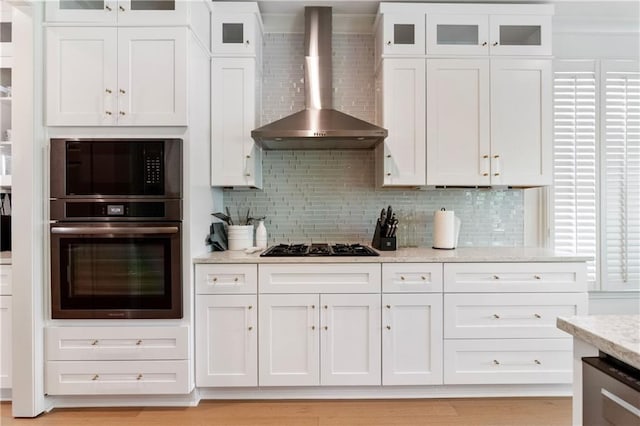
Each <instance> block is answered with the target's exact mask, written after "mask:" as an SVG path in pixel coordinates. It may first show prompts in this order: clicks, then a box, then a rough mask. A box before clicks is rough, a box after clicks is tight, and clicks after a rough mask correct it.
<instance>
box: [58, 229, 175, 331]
mask: <svg viewBox="0 0 640 426" xmlns="http://www.w3.org/2000/svg"><path fill="white" fill-rule="evenodd" d="M181 252H182V250H181V225H180V223H179V222H161V223H149V222H143V223H140V222H138V223H122V222H120V223H69V222H67V223H56V224H52V225H51V317H52V318H54V319H56V318H182V271H181V270H182V268H181V264H182V260H181V258H182V255H181Z"/></svg>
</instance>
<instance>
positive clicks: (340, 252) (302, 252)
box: [260, 243, 380, 257]
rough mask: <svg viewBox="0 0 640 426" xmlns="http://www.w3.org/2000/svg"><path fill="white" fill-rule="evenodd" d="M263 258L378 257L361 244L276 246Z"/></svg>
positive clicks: (264, 253) (374, 252)
mask: <svg viewBox="0 0 640 426" xmlns="http://www.w3.org/2000/svg"><path fill="white" fill-rule="evenodd" d="M260 256H263V257H301V256H380V255H379V254H378V252H376V251H375V250H373V249H371V248H370V247H367V246H363V245H361V244H324V243H313V244H278V245H275V246H271V247H269V248H268V249H267V250H265V251H264V252H263V253H262V254H260Z"/></svg>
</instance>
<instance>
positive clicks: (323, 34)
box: [251, 7, 387, 150]
mask: <svg viewBox="0 0 640 426" xmlns="http://www.w3.org/2000/svg"><path fill="white" fill-rule="evenodd" d="M304 22H305V33H304V51H305V58H304V94H305V109H304V110H302V111H300V112H297V113H295V114H292V115H289V116H287V117H285V118H282V119H280V120H278V121H274V122H273V123H269V124H267V125H265V126H262V127H260V128H258V129H255V130H253V131H252V132H251V137H252V138H253V139H254V140H255V141H256V143H257V144H258V145H260V146H262V148H263V149H265V150H277V149H283V150H284V149H286V150H289V149H299V150H318V149H371V148H373V147H375V146H376V145H377V144H379V143H380V142H382V141H383V140H384V138H385V137H387V130H386V129H384V128H382V127H378V126H376V125H373V124H370V123H367V122H366V121H363V120H360V119H357V118H355V117H352V116H350V115H348V114H345V113H342V112H340V111H336V110H334V109H333V93H332V75H331V73H332V65H331V55H332V51H331V34H332V25H331V24H332V23H331V8H330V7H305V9H304Z"/></svg>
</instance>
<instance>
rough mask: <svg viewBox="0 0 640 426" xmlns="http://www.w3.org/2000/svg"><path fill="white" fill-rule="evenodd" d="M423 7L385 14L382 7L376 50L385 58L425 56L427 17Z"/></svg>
mask: <svg viewBox="0 0 640 426" xmlns="http://www.w3.org/2000/svg"><path fill="white" fill-rule="evenodd" d="M420 9H421V7H420V6H418V7H416V8H415V10H414V12H413V13H412V12H411V11H410V10H405V11H394V12H390V13H385V12H384V6H381V13H382V15H381V17H380V18H379V22H378V29H377V33H376V49H377V50H378V52H377V53H378V54H382V55H385V56H393V55H400V56H407V55H414V56H415V55H418V56H419V55H424V44H425V36H424V31H425V30H424V29H425V15H424V11H422V10H420Z"/></svg>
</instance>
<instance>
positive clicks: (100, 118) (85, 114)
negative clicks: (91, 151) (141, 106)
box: [46, 27, 117, 126]
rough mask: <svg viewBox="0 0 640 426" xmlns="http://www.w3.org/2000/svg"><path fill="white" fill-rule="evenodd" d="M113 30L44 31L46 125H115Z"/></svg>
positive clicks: (53, 29) (61, 28)
mask: <svg viewBox="0 0 640 426" xmlns="http://www.w3.org/2000/svg"><path fill="white" fill-rule="evenodd" d="M116 32H117V30H116V29H115V28H84V27H83V28H68V27H49V28H47V77H46V78H47V82H46V83H47V124H48V125H49V126H71V125H77V126H101V125H113V124H115V122H116V114H117V111H116V98H117V44H116Z"/></svg>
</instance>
